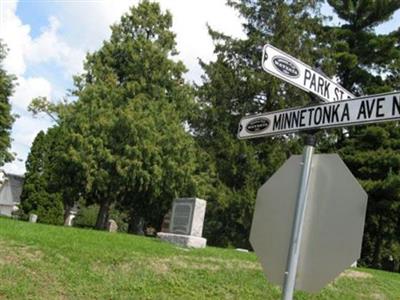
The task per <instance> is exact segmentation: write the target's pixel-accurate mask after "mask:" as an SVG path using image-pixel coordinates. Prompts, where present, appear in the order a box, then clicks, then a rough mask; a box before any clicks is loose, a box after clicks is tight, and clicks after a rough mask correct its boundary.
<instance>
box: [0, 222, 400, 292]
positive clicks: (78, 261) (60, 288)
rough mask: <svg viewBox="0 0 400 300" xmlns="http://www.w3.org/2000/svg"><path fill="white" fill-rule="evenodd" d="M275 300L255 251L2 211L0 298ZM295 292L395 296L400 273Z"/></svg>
mask: <svg viewBox="0 0 400 300" xmlns="http://www.w3.org/2000/svg"><path fill="white" fill-rule="evenodd" d="M206 298H207V299H209V298H211V299H279V298H280V290H279V288H277V287H275V286H273V285H271V284H269V283H267V282H266V280H265V278H264V275H263V273H262V271H261V267H260V265H259V263H258V261H257V258H256V256H255V254H254V253H244V252H239V251H236V250H234V249H220V248H214V247H207V248H205V249H190V250H189V249H182V248H177V247H175V246H173V245H170V244H167V243H165V242H162V241H160V240H158V239H155V238H148V237H140V236H134V235H128V234H122V233H108V232H100V231H94V230H87V229H77V228H71V227H61V226H49V225H42V224H31V223H26V222H22V221H16V220H12V219H6V218H0V299H206ZM295 299H400V274H396V273H389V272H383V271H378V270H372V269H364V268H356V269H349V270H347V271H346V272H345V273H343V274H342V275H341V276H340V277H339V278H337V279H336V280H335V281H334V282H333V283H331V284H329V285H328V286H327V287H326V288H325V289H324V290H323V291H322V292H321V293H319V294H316V295H313V294H308V293H302V292H296V293H295Z"/></svg>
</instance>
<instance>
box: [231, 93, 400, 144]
mask: <svg viewBox="0 0 400 300" xmlns="http://www.w3.org/2000/svg"><path fill="white" fill-rule="evenodd" d="M397 119H400V92H392V93H386V94H378V95H372V96H366V97H359V98H354V99H348V100H342V101H338V102H330V103H325V104H319V105H313V106H306V107H301V108H293V109H286V110H279V111H274V112H270V113H265V114H259V115H251V116H246V117H243V118H242V119H241V120H240V123H239V131H238V138H239V139H249V138H256V137H262V136H270V135H278V134H287V133H293V132H297V131H300V130H310V129H322V128H330V127H343V126H350V125H360V124H366V123H376V122H383V121H390V120H392V121H393V120H397Z"/></svg>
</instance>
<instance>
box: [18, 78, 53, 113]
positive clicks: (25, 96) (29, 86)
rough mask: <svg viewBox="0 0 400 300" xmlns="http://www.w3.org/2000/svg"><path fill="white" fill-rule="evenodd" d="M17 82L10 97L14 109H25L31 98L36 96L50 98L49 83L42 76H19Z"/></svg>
mask: <svg viewBox="0 0 400 300" xmlns="http://www.w3.org/2000/svg"><path fill="white" fill-rule="evenodd" d="M17 83H18V86H17V88H16V90H15V93H14V95H13V96H12V97H11V104H12V106H13V107H14V109H19V110H21V111H24V110H26V109H27V107H28V105H29V103H30V102H31V100H32V99H33V98H35V97H38V96H43V97H47V98H48V99H51V94H52V93H51V92H52V89H51V84H50V82H49V81H48V80H46V79H44V78H42V77H30V78H24V77H22V76H20V77H19V78H18V81H17Z"/></svg>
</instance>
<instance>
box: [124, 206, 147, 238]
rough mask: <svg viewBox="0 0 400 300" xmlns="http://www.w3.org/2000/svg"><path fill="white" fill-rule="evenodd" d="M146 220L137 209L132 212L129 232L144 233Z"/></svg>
mask: <svg viewBox="0 0 400 300" xmlns="http://www.w3.org/2000/svg"><path fill="white" fill-rule="evenodd" d="M143 227H144V220H143V218H142V217H141V216H140V214H139V213H137V212H136V211H134V212H132V213H131V214H130V218H129V226H128V232H130V233H134V234H138V235H144V230H143V229H144V228H143Z"/></svg>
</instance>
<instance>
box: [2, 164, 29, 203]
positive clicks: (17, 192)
mask: <svg viewBox="0 0 400 300" xmlns="http://www.w3.org/2000/svg"><path fill="white" fill-rule="evenodd" d="M3 173H4V178H3V182H2V183H1V186H0V204H3V205H14V204H15V203H19V202H20V197H21V193H22V185H23V183H24V177H23V176H21V175H16V174H10V173H5V172H4V171H3Z"/></svg>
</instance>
